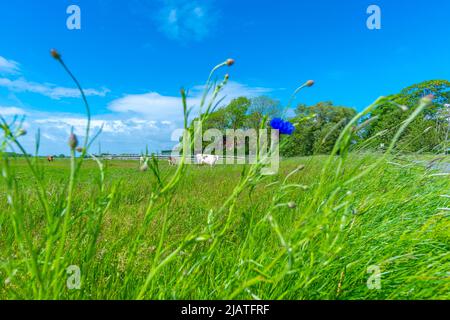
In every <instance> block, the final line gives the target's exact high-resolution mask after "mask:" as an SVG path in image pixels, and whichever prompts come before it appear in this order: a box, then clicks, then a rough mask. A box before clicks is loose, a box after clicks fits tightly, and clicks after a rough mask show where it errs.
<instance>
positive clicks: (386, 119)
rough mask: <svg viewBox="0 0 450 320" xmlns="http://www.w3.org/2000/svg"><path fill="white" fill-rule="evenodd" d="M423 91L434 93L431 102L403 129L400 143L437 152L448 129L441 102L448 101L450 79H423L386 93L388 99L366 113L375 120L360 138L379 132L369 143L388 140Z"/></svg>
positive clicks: (427, 93)
mask: <svg viewBox="0 0 450 320" xmlns="http://www.w3.org/2000/svg"><path fill="white" fill-rule="evenodd" d="M427 95H433V96H434V99H433V103H432V104H431V105H430V106H428V107H427V108H426V109H425V110H424V112H423V113H421V114H420V115H419V116H418V117H417V118H416V119H415V120H414V121H413V122H412V123H411V125H410V126H409V127H408V128H407V130H405V132H404V134H403V135H402V138H401V141H400V145H401V146H402V147H403V149H404V150H405V151H408V152H435V153H437V152H440V151H442V150H443V149H445V146H446V140H447V139H448V134H447V133H448V130H449V120H448V115H446V113H448V107H446V106H445V104H448V103H450V82H448V81H445V80H431V81H425V82H422V83H419V84H415V85H412V86H410V87H408V88H405V89H403V90H402V91H401V92H400V93H398V94H395V95H392V96H389V97H388V98H389V100H390V101H388V102H386V103H384V104H382V105H380V106H378V108H376V109H375V110H374V111H373V112H372V113H371V114H370V117H371V118H374V119H375V120H374V121H372V122H371V123H370V125H369V126H368V127H367V129H366V130H365V131H364V132H363V135H362V136H363V138H365V139H367V138H370V137H374V136H376V135H377V134H379V135H378V136H377V138H376V139H374V140H373V145H374V146H377V145H382V144H384V145H386V144H388V143H389V141H390V140H391V139H392V137H393V135H394V133H395V128H397V127H398V126H399V124H400V123H402V121H404V120H405V119H406V118H407V117H408V116H409V115H411V114H412V112H414V110H415V108H416V107H417V105H418V103H419V100H420V99H421V98H423V97H424V96H427ZM380 133H382V134H380Z"/></svg>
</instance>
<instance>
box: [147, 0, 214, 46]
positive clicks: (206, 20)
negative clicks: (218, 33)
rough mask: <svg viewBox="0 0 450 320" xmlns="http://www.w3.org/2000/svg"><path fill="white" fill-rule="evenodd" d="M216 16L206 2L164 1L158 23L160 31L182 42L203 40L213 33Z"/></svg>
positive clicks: (157, 19)
mask: <svg viewBox="0 0 450 320" xmlns="http://www.w3.org/2000/svg"><path fill="white" fill-rule="evenodd" d="M215 20H216V14H215V12H214V11H213V10H212V9H211V7H210V6H207V4H205V3H204V2H200V1H195V0H194V1H188V0H172V1H168V0H166V1H163V6H162V8H161V9H160V10H159V12H158V14H157V17H156V21H157V23H158V27H159V29H160V31H162V32H163V33H165V34H166V35H167V36H168V37H169V38H171V39H175V40H181V41H187V40H192V39H193V40H197V41H199V40H202V39H204V38H205V37H206V36H208V34H209V33H210V32H211V29H212V28H213V26H214V24H215Z"/></svg>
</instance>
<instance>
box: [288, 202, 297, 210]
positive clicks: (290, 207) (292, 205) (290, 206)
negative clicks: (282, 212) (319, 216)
mask: <svg viewBox="0 0 450 320" xmlns="http://www.w3.org/2000/svg"><path fill="white" fill-rule="evenodd" d="M288 207H289V209H295V208H296V207H297V204H296V203H295V202H294V201H291V202H289V203H288Z"/></svg>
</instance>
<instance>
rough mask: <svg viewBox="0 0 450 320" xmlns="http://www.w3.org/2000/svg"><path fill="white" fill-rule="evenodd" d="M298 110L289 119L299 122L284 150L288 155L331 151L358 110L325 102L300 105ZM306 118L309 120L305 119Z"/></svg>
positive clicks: (283, 152) (284, 153)
mask: <svg viewBox="0 0 450 320" xmlns="http://www.w3.org/2000/svg"><path fill="white" fill-rule="evenodd" d="M295 113H296V115H295V117H294V118H292V119H290V121H291V122H292V123H294V124H295V123H299V124H298V125H297V126H296V130H295V131H294V133H293V135H292V136H291V137H290V138H289V142H288V143H287V146H286V147H285V148H284V149H283V150H282V154H283V155H285V156H296V155H312V154H327V153H330V152H331V150H332V149H333V146H334V144H335V143H336V140H337V138H338V137H339V134H340V132H341V131H342V129H343V128H344V127H345V125H346V124H347V123H348V122H349V121H350V120H351V119H352V118H353V117H354V116H355V115H356V110H355V109H353V108H348V107H342V106H334V105H333V103H332V102H330V101H326V102H319V103H317V104H315V105H313V106H306V105H304V104H300V105H298V106H297V108H296V110H295ZM305 118H307V119H308V118H309V120H306V121H303V120H304V119H305Z"/></svg>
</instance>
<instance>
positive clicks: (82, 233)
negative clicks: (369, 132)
mask: <svg viewBox="0 0 450 320" xmlns="http://www.w3.org/2000/svg"><path fill="white" fill-rule="evenodd" d="M379 158H380V155H377V154H363V153H361V154H350V155H349V156H348V158H347V159H346V161H345V162H340V161H339V158H338V157H335V158H328V157H327V156H315V157H309V158H292V159H286V160H283V161H282V163H281V168H280V173H279V175H277V176H268V177H260V176H254V177H253V178H251V179H249V180H248V181H245V184H244V186H243V187H242V188H241V189H239V188H238V190H237V189H236V186H237V185H239V184H240V182H241V181H242V177H243V176H245V174H242V170H243V169H244V167H243V166H238V165H235V166H225V165H223V166H217V167H214V168H209V167H198V166H187V168H186V171H185V172H184V175H183V179H181V180H180V181H179V183H178V185H177V186H176V188H175V189H173V190H172V191H171V192H170V194H169V195H166V196H164V197H160V198H156V197H153V196H152V194H155V192H157V191H158V185H159V183H158V181H157V179H156V178H155V175H154V174H152V172H151V171H148V172H141V171H139V169H138V168H139V164H138V162H137V161H106V162H105V163H104V172H103V174H104V179H102V178H101V171H100V170H99V169H98V166H97V163H96V162H95V161H93V160H85V161H84V163H83V167H82V168H81V171H80V176H79V178H78V183H77V184H76V185H75V186H74V190H73V200H72V207H71V211H70V212H71V213H70V216H68V217H67V219H65V218H66V216H65V215H64V210H65V208H66V204H65V201H66V200H65V194H66V192H67V188H68V185H67V181H68V180H69V177H70V164H69V161H68V160H59V159H58V160H56V161H55V162H54V163H47V162H46V161H44V160H39V163H38V164H37V166H36V167H37V168H39V170H38V174H37V175H38V177H40V178H39V179H40V182H39V183H42V186H43V188H42V190H44V192H45V194H46V195H45V197H46V199H47V200H46V201H44V202H42V200H39V197H40V196H39V194H40V193H39V188H38V182H37V179H36V177H35V176H33V174H32V173H31V171H30V170H29V167H28V166H27V165H26V163H25V161H24V160H23V159H8V160H6V159H3V163H2V170H3V179H2V182H1V185H0V193H1V198H0V199H1V202H0V209H1V215H0V232H1V237H0V267H1V269H0V298H2V299H12V298H20V299H33V298H34V299H136V298H138V299H230V298H235V299H449V298H450V273H449V272H450V250H449V249H450V233H449V230H450V229H449V227H450V222H449V217H448V209H446V208H448V207H449V196H448V193H449V190H450V179H448V176H445V175H441V174H440V173H439V172H436V171H427V170H426V169H425V168H424V166H422V165H419V164H416V163H415V162H413V158H412V157H397V158H395V159H393V158H387V159H385V160H383V161H382V162H381V163H380V164H378V165H377V166H375V167H371V166H372V165H373V164H374V163H376V161H377V160H378V159H379ZM328 160H330V162H329V163H328V164H327V161H328ZM301 165H303V166H304V168H303V169H302V167H300V170H298V171H294V170H295V169H296V168H299V166H301ZM340 165H341V166H340ZM367 169H370V170H367ZM160 170H161V173H160V176H161V177H162V181H163V183H164V182H165V181H168V179H169V178H170V177H171V176H172V174H174V172H175V170H176V168H173V167H169V166H168V165H167V164H166V163H165V162H161V163H160ZM364 170H367V172H366V174H365V175H363V176H362V177H360V178H356V179H354V178H355V177H357V176H358V174H360V173H361V172H364ZM292 171H294V173H293V174H291V175H290V176H289V177H288V179H287V180H286V181H285V182H283V181H284V179H285V178H286V177H287V175H288V174H289V173H291V172H292ZM352 179H354V180H353V181H352ZM230 199H231V200H230ZM150 207H151V208H150ZM45 208H47V209H45ZM149 208H150V209H149ZM62 230H64V231H65V233H64V232H63V231H62ZM69 266H78V267H79V268H80V272H81V273H80V277H81V286H80V288H79V289H76V288H75V289H70V286H69V287H68V286H67V282H68V281H69V282H70V281H71V279H73V278H72V277H73V274H71V273H70V272H69V273H68V272H67V268H68V267H69ZM378 270H379V271H380V274H378V273H377V271H378ZM368 284H369V285H368Z"/></svg>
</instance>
